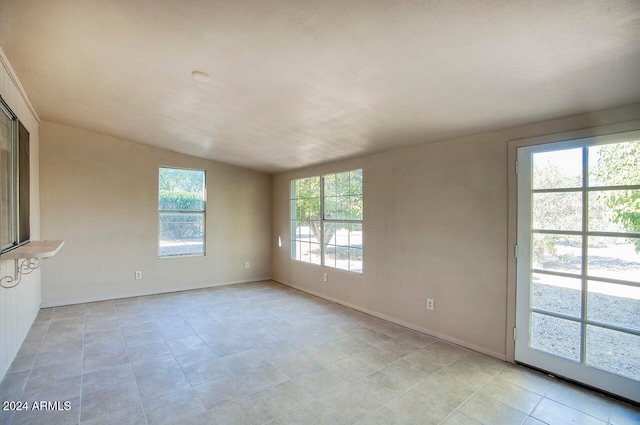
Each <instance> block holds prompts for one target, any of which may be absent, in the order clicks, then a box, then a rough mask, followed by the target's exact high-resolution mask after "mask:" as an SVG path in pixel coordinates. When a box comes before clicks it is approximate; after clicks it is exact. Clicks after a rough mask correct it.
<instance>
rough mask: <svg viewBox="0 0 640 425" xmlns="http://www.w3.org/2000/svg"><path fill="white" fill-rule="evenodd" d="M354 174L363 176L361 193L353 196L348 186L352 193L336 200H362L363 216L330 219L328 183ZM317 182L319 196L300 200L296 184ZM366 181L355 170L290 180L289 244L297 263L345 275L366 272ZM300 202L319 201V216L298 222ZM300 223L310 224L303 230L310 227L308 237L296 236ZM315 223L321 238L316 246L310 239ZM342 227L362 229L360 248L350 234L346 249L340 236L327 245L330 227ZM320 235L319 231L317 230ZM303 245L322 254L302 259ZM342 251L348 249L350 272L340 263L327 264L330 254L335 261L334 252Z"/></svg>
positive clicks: (358, 170) (315, 215)
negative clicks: (364, 258) (339, 240)
mask: <svg viewBox="0 0 640 425" xmlns="http://www.w3.org/2000/svg"><path fill="white" fill-rule="evenodd" d="M352 173H359V174H360V182H361V185H360V192H359V193H356V192H351V184H350V183H349V190H348V192H347V193H341V194H340V195H339V196H337V195H336V196H333V197H334V198H336V201H337V198H348V199H349V200H350V199H352V198H355V199H356V200H357V199H358V198H359V199H360V206H361V212H360V215H359V217H348V218H345V217H331V215H330V214H331V213H330V211H328V208H327V204H328V202H327V200H328V198H329V195H327V193H326V192H327V190H326V185H327V181H328V180H330V179H331V178H335V177H336V176H339V175H344V174H348V175H349V176H351V175H352ZM314 179H317V186H318V189H317V196H311V197H299V196H298V194H297V193H296V190H295V188H296V183H297V182H301V181H305V180H314ZM362 186H363V177H362V169H361V168H359V169H353V170H348V171H340V172H335V173H327V174H323V175H319V176H312V177H306V178H301V179H295V180H291V181H290V184H289V193H290V196H289V199H290V223H291V237H290V241H291V252H290V257H291V259H292V260H297V261H302V262H307V263H312V264H317V265H320V266H323V267H328V268H335V269H338V270H344V271H349V272H352V273H358V274H362V272H363V269H364V267H363V255H362V253H363V244H362V238H363V234H364V230H363V229H364V227H363V226H364V211H363V210H364V201H363V193H362V192H363V187H362ZM300 199H308V200H310V201H311V200H316V201H317V202H318V205H319V208H318V211H315V213H316V214H312V217H307V218H308V220H298V218H297V210H296V205H297V203H296V201H298V200H300ZM300 221H306V222H307V223H308V226H302V227H307V228H308V229H309V230H308V232H309V234H304V235H303V234H299V233H298V232H297V229H298V228H299V227H300V226H298V223H299V222H300ZM312 223H316V224H315V225H316V226H318V227H319V235H317V236H319V237H320V240H317V238H316V239H315V242H314V241H313V240H312V235H311V227H312ZM332 225H335V226H341V225H344V226H346V227H349V226H355V227H359V228H360V244H353V243H352V239H351V233H350V232H349V234H348V235H347V239H348V242H347V243H346V245H345V244H344V243H338V242H337V235H333V237H332V238H331V240H328V241H324V239H325V236H326V229H327V228H328V227H329V226H332ZM316 231H318V230H316ZM331 241H333V243H331ZM302 244H309V249H308V250H307V253H310V252H311V251H312V249H311V247H313V246H316V249H317V250H318V251H319V256H312V255H310V254H309V255H306V256H303V255H302V249H299V248H300V246H301V245H302ZM339 248H342V249H346V250H347V258H348V260H347V261H348V262H347V264H348V266H347V268H345V267H339V266H338V263H337V261H334V262H333V264H330V263H328V262H327V251H328V250H331V249H333V250H334V258H335V252H337V250H338V249H339ZM356 252H359V253H360V255H359V257H360V260H359V261H353V259H354V258H358V257H357V256H355V254H354V253H356ZM352 264H360V267H359V268H357V267H352Z"/></svg>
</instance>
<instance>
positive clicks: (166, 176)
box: [158, 168, 205, 211]
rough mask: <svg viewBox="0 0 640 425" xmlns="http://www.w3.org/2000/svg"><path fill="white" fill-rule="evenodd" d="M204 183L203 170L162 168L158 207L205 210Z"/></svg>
mask: <svg viewBox="0 0 640 425" xmlns="http://www.w3.org/2000/svg"><path fill="white" fill-rule="evenodd" d="M204 185H205V173H204V171H202V170H183V169H177V168H160V178H159V189H160V190H159V196H158V209H159V210H164V211H166V210H176V211H204V202H205V198H204Z"/></svg>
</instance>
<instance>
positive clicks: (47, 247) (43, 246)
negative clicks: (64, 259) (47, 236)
mask: <svg viewBox="0 0 640 425" xmlns="http://www.w3.org/2000/svg"><path fill="white" fill-rule="evenodd" d="M63 245H64V241H30V242H28V243H26V244H24V245H22V246H19V247H18V248H16V249H12V250H11V251H9V252H6V253H4V254H2V255H0V260H21V259H23V258H48V257H53V256H54V255H56V254H57V253H58V251H60V248H62V246H63Z"/></svg>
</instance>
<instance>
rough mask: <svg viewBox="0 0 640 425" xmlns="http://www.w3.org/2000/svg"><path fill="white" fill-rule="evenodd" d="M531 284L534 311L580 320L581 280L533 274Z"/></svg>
mask: <svg viewBox="0 0 640 425" xmlns="http://www.w3.org/2000/svg"><path fill="white" fill-rule="evenodd" d="M531 284H532V285H531V304H532V307H533V308H534V309H536V310H543V311H548V312H550V313H557V314H563V315H565V316H572V317H575V318H576V319H579V318H580V315H581V309H580V307H581V305H582V301H581V300H582V295H581V294H582V283H581V280H580V279H573V278H568V277H561V276H551V275H546V274H540V273H532V275H531Z"/></svg>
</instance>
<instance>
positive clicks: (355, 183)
mask: <svg viewBox="0 0 640 425" xmlns="http://www.w3.org/2000/svg"><path fill="white" fill-rule="evenodd" d="M349 185H350V189H349V193H351V194H352V195H362V170H354V171H351V172H350V175H349Z"/></svg>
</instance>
